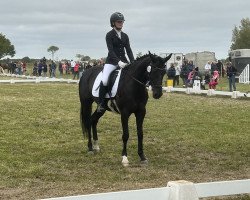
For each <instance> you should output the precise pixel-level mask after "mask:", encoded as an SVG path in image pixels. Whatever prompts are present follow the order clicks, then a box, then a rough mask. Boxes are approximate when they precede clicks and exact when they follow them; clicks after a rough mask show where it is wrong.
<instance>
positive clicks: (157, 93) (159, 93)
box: [152, 87, 162, 99]
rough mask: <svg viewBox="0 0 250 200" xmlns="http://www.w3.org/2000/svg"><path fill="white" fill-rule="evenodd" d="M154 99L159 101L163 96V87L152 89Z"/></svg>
mask: <svg viewBox="0 0 250 200" xmlns="http://www.w3.org/2000/svg"><path fill="white" fill-rule="evenodd" d="M152 90H153V98H154V99H159V98H160V97H161V96H162V87H152Z"/></svg>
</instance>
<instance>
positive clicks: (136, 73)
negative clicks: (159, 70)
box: [130, 57, 150, 83]
mask: <svg viewBox="0 0 250 200" xmlns="http://www.w3.org/2000/svg"><path fill="white" fill-rule="evenodd" d="M149 63H150V58H149V57H146V58H144V59H143V60H142V61H141V62H140V63H139V64H138V65H135V66H133V68H132V69H131V70H130V75H131V76H133V77H134V78H136V79H137V80H140V81H142V82H144V83H145V82H146V81H147V80H145V77H144V76H145V72H146V69H147V67H148V65H149Z"/></svg>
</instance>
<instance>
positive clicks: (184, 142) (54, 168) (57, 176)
mask: <svg viewBox="0 0 250 200" xmlns="http://www.w3.org/2000/svg"><path fill="white" fill-rule="evenodd" d="M149 93H150V92H149ZM149 96H150V98H149V102H148V104H147V114H146V118H145V121H144V150H145V154H146V156H147V158H148V159H149V164H148V165H147V166H146V167H145V166H144V167H142V166H141V165H140V164H139V159H138V155H137V135H136V128H135V127H136V126H135V118H134V116H131V118H130V121H129V129H130V138H129V142H128V151H129V152H128V153H129V159H130V166H129V167H127V168H125V167H123V166H122V165H121V164H120V162H121V155H120V152H121V149H122V145H121V144H122V140H121V133H122V129H121V124H120V116H119V115H115V114H113V113H109V112H106V113H105V116H104V117H102V118H101V119H100V123H99V124H98V133H99V144H100V148H101V150H100V152H99V153H98V154H94V155H89V154H87V148H86V142H87V140H84V139H83V136H82V133H81V127H80V123H79V107H80V103H79V97H78V85H76V84H64V83H59V84H57V83H54V84H21V85H9V84H8V85H0V116H1V120H0V127H1V128H0V146H1V148H0V159H1V164H0V176H1V179H0V197H1V199H38V198H48V197H57V196H69V195H80V194H89V193H99V192H110V191H119V190H130V189H142V188H150V187H163V186H166V184H167V182H168V181H171V180H181V179H183V180H188V181H193V182H209V181H220V180H234V179H246V178H250V167H249V152H250V149H249V141H250V125H249V119H250V103H249V100H248V99H237V100H236V99H231V98H221V97H220V98H216V97H207V96H194V95H186V94H177V93H168V94H166V93H165V94H164V95H163V96H162V97H161V98H160V99H159V100H154V99H153V98H152V97H151V94H149ZM230 199H244V200H245V199H249V196H242V197H236V198H230Z"/></svg>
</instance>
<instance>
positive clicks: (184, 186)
mask: <svg viewBox="0 0 250 200" xmlns="http://www.w3.org/2000/svg"><path fill="white" fill-rule="evenodd" d="M237 194H250V179H246V180H234V181H221V182H209V183H196V184H194V183H192V182H188V181H170V182H168V184H167V187H162V188H151V189H142V190H130V191H122V192H110V193H100V194H90V195H79V196H68V197H58V198H49V199H44V200H128V199H129V200H152V199H153V200H198V199H199V198H204V197H215V196H217V197H218V196H225V195H237Z"/></svg>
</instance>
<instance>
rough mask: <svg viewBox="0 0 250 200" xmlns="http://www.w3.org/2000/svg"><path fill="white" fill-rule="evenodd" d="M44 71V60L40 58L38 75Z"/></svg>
mask: <svg viewBox="0 0 250 200" xmlns="http://www.w3.org/2000/svg"><path fill="white" fill-rule="evenodd" d="M42 71H43V61H42V60H40V62H39V64H38V76H42Z"/></svg>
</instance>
